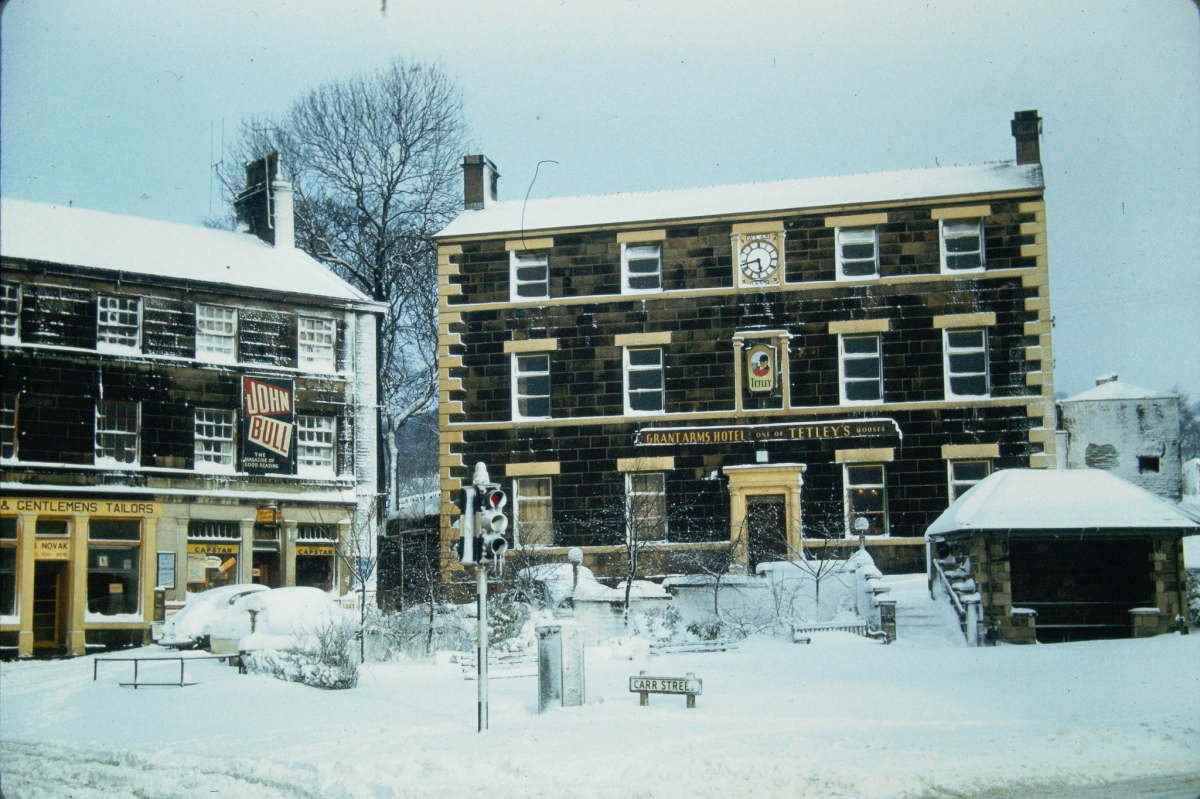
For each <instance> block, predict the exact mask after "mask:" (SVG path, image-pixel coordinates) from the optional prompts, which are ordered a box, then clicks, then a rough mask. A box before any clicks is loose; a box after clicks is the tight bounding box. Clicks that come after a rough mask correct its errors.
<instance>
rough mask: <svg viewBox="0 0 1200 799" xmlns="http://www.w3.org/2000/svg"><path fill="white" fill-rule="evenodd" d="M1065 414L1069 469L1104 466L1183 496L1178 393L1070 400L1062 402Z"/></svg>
mask: <svg viewBox="0 0 1200 799" xmlns="http://www.w3.org/2000/svg"><path fill="white" fill-rule="evenodd" d="M1060 418H1061V420H1062V421H1061V424H1062V426H1063V428H1064V429H1065V430H1066V431H1067V435H1068V440H1067V459H1066V466H1067V468H1068V469H1085V468H1091V469H1104V470H1105V471H1109V472H1112V473H1113V474H1115V475H1116V476H1118V477H1120V478H1122V479H1123V480H1128V481H1129V482H1131V483H1133V484H1134V485H1137V486H1140V487H1142V488H1144V489H1146V490H1147V491H1151V492H1153V493H1155V494H1158V495H1159V496H1160V497H1162V498H1164V499H1168V500H1170V501H1172V502H1178V501H1179V498H1180V495H1181V490H1182V469H1181V466H1182V463H1181V455H1180V449H1179V398H1178V397H1176V396H1173V395H1169V394H1159V395H1156V396H1150V397H1137V398H1132V397H1130V398H1119V399H1118V398H1114V399H1095V400H1066V401H1064V402H1062V404H1061V405H1060Z"/></svg>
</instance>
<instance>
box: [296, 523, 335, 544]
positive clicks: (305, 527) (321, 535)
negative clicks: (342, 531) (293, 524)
mask: <svg viewBox="0 0 1200 799" xmlns="http://www.w3.org/2000/svg"><path fill="white" fill-rule="evenodd" d="M296 540H297V541H323V542H325V543H332V542H334V541H336V540H337V533H336V531H335V529H334V528H333V527H332V526H330V525H328V524H301V525H298V526H297V528H296Z"/></svg>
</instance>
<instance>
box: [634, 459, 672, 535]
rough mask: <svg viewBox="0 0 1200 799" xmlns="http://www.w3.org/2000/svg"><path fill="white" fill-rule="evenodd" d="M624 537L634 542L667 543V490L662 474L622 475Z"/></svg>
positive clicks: (640, 473)
mask: <svg viewBox="0 0 1200 799" xmlns="http://www.w3.org/2000/svg"><path fill="white" fill-rule="evenodd" d="M625 500H626V503H625V510H626V514H627V519H626V525H625V534H626V535H627V536H628V537H629V538H631V539H632V540H634V541H665V540H666V539H667V489H666V476H665V475H664V474H663V473H662V472H630V473H628V474H626V475H625Z"/></svg>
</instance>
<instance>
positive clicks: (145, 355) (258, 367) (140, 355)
mask: <svg viewBox="0 0 1200 799" xmlns="http://www.w3.org/2000/svg"><path fill="white" fill-rule="evenodd" d="M4 344H5V345H6V346H13V347H17V348H19V349H29V350H46V351H48V352H62V353H67V354H71V355H109V356H114V357H119V358H122V359H133V360H140V361H147V362H153V361H162V362H169V363H178V364H183V365H187V366H193V367H197V368H202V367H215V368H222V369H223V368H228V367H239V368H242V369H253V370H255V371H259V372H279V373H280V374H292V375H297V376H300V377H312V378H318V377H319V378H326V379H330V380H351V379H353V378H354V373H353V372H352V371H349V370H345V369H343V370H341V371H338V370H336V369H335V370H331V371H319V372H313V371H309V370H306V369H301V368H299V367H296V366H279V365H277V364H269V363H249V362H246V361H229V362H227V363H226V362H218V361H215V360H206V359H204V358H188V357H187V356H184V355H166V354H163V353H156V352H141V351H138V350H132V349H129V350H120V351H118V350H115V349H113V350H110V349H102V348H100V347H99V346H97V348H96V349H94V350H92V349H88V348H87V347H70V346H67V345H65V344H35V343H32V342H28V341H13V342H4Z"/></svg>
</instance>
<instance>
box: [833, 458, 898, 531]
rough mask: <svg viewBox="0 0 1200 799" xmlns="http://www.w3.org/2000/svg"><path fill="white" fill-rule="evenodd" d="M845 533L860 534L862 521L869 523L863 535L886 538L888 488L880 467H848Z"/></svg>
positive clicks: (846, 474) (846, 473)
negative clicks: (859, 521)
mask: <svg viewBox="0 0 1200 799" xmlns="http://www.w3.org/2000/svg"><path fill="white" fill-rule="evenodd" d="M844 468H845V476H844V481H845V487H846V534H847V535H849V536H857V535H859V529H858V528H859V526H860V525H859V524H858V520H859V519H865V520H866V521H867V526H866V529H865V530H863V531H862V534H863V535H874V536H878V535H887V534H888V517H887V485H886V483H885V481H884V480H885V475H884V467H883V465H882V464H880V465H869V466H865V465H864V466H851V465H848V464H847V465H846V466H845V467H844Z"/></svg>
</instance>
